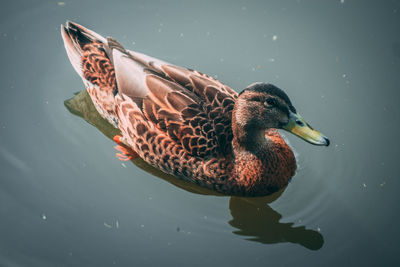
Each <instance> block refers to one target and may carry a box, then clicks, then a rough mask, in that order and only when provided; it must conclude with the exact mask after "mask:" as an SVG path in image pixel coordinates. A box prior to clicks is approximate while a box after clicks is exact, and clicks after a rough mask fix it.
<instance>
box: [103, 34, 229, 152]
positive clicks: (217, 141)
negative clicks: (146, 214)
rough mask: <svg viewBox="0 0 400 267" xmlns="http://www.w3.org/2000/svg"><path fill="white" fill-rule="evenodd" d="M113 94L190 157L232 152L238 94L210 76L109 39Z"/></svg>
mask: <svg viewBox="0 0 400 267" xmlns="http://www.w3.org/2000/svg"><path fill="white" fill-rule="evenodd" d="M108 47H109V48H110V50H111V51H109V53H110V52H111V53H110V54H111V56H110V57H111V58H112V62H113V65H114V68H115V76H116V81H117V87H118V94H120V95H121V97H123V98H130V100H132V101H133V102H134V103H135V104H136V105H137V107H138V108H139V109H140V110H141V112H142V113H143V115H144V118H145V119H146V120H147V121H148V122H150V123H152V124H154V126H155V127H156V128H157V129H158V130H159V131H162V132H164V133H165V134H167V135H168V136H169V137H170V138H171V139H173V140H174V141H175V142H177V143H178V144H179V145H181V146H182V147H183V148H184V149H185V150H186V151H187V152H188V153H189V154H191V155H193V156H198V157H207V156H211V155H216V154H220V153H222V154H226V153H229V152H230V151H231V141H232V138H233V135H232V129H231V117H232V110H233V107H234V102H235V99H236V97H237V93H236V92H235V91H234V90H232V89H231V88H229V87H228V86H226V85H224V84H222V83H220V82H219V81H217V80H215V79H213V78H212V77H210V76H207V75H205V74H202V73H200V72H198V71H195V70H190V69H186V68H182V67H178V66H174V65H172V64H169V63H166V62H164V61H161V60H158V59H155V58H152V57H149V56H146V55H144V54H141V53H137V52H134V51H128V50H125V49H124V48H123V47H122V46H121V45H120V44H119V43H117V42H116V41H115V40H113V39H110V38H109V39H108Z"/></svg>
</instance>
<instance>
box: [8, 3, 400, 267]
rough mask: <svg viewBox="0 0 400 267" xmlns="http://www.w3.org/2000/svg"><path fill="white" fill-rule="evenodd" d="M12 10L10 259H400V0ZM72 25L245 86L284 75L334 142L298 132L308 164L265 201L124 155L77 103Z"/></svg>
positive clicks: (284, 83)
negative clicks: (67, 37) (310, 139)
mask: <svg viewBox="0 0 400 267" xmlns="http://www.w3.org/2000/svg"><path fill="white" fill-rule="evenodd" d="M0 14H1V16H0V47H1V50H0V51H1V52H0V53H1V64H2V65H1V66H2V67H1V73H0V75H1V81H2V89H1V90H0V99H1V100H0V101H1V105H0V168H1V174H0V175H1V178H0V203H1V204H0V218H1V219H0V236H1V241H0V265H1V266H110V265H117V266H145V265H152V266H160V265H163V266H164V265H172V266H179V265H189V264H190V265H194V266H204V265H219V266H225V265H228V266H233V265H237V266H240V265H242V266H243V265H252V266H265V265H272V266H280V265H294V264H296V265H303V266H321V265H324V266H326V265H329V266H338V265H344V266H349V265H364V266H365V265H375V266H376V265H386V266H387V265H394V264H395V263H396V262H398V261H397V253H398V252H399V249H398V247H399V246H398V244H397V241H398V238H399V237H400V236H399V230H398V228H397V221H398V220H399V219H400V217H399V216H400V215H399V213H398V208H397V204H398V202H399V197H398V193H397V188H398V187H399V186H400V182H399V179H398V178H399V177H398V176H399V175H398V172H397V166H398V149H399V145H398V132H399V125H398V123H399V118H400V116H399V115H400V114H399V109H398V108H397V103H398V100H399V93H398V91H399V84H400V75H399V74H400V73H399V70H400V52H399V51H400V49H399V47H400V37H399V34H398V33H399V28H398V25H400V3H399V2H396V1H386V2H379V1H351V0H345V1H329V2H328V1H268V2H266V1H265V2H264V1H258V2H246V1H229V2H228V1H226V2H219V3H214V2H207V3H206V2H201V3H200V2H199V1H196V2H194V1H193V2H189V1H168V2H165V1H152V2H151V3H148V1H136V2H133V1H126V2H123V1H118V2H117V1H115V2H114V1H65V2H57V1H25V2H24V1H13V2H12V3H11V2H9V3H7V4H3V6H2V9H1V10H0ZM67 19H69V20H73V21H76V22H78V23H80V24H82V25H85V26H87V27H89V28H91V29H93V30H95V31H97V32H99V33H100V34H103V35H110V36H113V37H115V38H116V39H117V40H119V41H120V42H121V43H122V44H123V45H125V46H126V47H127V48H129V49H132V50H137V51H140V52H143V53H147V54H149V55H152V56H154V57H157V58H160V59H164V60H166V61H169V62H172V63H174V64H177V65H182V66H186V67H190V68H195V69H198V70H200V71H202V72H204V73H207V74H210V75H215V77H217V78H218V79H220V80H221V81H222V82H224V83H226V84H228V85H230V86H231V87H232V88H235V89H236V90H237V91H240V90H241V89H242V88H244V87H245V86H246V85H247V84H250V83H252V82H255V81H267V82H271V83H274V84H276V85H277V86H279V87H281V88H283V89H284V90H285V91H286V92H287V93H288V95H289V96H290V98H291V100H292V102H293V103H294V105H295V107H296V108H297V110H298V111H299V112H300V113H301V114H302V115H303V117H304V118H305V119H306V120H307V121H308V122H310V124H311V125H313V127H315V128H317V129H318V130H321V131H322V132H323V133H324V134H326V135H327V136H328V137H329V138H330V139H331V141H332V144H331V146H330V147H328V148H324V147H322V148H321V147H315V146H311V145H310V144H308V143H306V142H304V141H302V140H300V139H298V138H296V137H295V136H292V135H289V134H287V135H286V136H287V138H288V139H289V141H290V143H291V145H292V146H293V147H294V149H295V151H296V153H297V154H298V161H299V170H298V173H297V174H296V176H295V177H294V178H293V180H292V182H291V183H290V184H289V186H288V187H287V188H286V189H285V190H284V191H283V192H280V193H278V194H275V195H273V196H270V197H266V198H256V199H245V198H233V197H232V198H231V197H225V196H216V195H212V194H211V195H210V192H208V191H203V190H201V189H199V188H197V187H193V186H188V185H187V184H185V183H180V182H179V181H176V180H175V179H173V178H171V177H166V176H162V175H161V177H158V176H157V175H160V174H159V173H157V172H154V170H151V169H149V168H148V167H146V165H144V164H143V163H142V162H140V161H135V164H136V165H135V164H132V163H131V162H125V163H122V162H121V161H118V160H117V159H116V157H115V155H114V153H115V151H114V149H113V146H114V143H113V142H112V140H111V139H110V138H109V137H110V135H111V134H112V132H110V130H109V128H107V126H106V125H103V124H102V123H101V121H99V120H97V119H96V116H95V115H93V113H92V112H90V109H86V110H85V109H83V108H84V107H85V105H86V104H85V103H86V102H85V97H84V95H82V93H81V94H80V96H81V98H80V102H79V103H81V106H79V108H77V107H75V108H71V107H72V106H71V105H70V106H68V104H66V105H67V107H68V108H67V107H66V106H65V105H64V101H65V100H67V99H70V98H72V97H73V96H74V93H76V92H79V91H81V90H82V89H83V85H82V83H81V81H80V79H79V77H78V75H77V74H76V73H75V72H74V70H73V68H72V67H71V65H70V63H69V61H68V59H67V56H66V53H65V51H64V48H63V44H62V40H61V37H60V33H59V30H60V29H59V25H60V24H61V23H64V22H65V20H67ZM76 100H77V98H75V100H74V101H75V102H74V103H78V102H77V101H76ZM67 103H71V102H67ZM89 106H90V105H89ZM89 106H87V107H89ZM71 111H72V112H73V113H71ZM76 115H81V116H83V117H84V118H82V117H79V116H76ZM85 116H86V117H85ZM88 122H89V123H88ZM93 125H94V126H95V127H94V126H93Z"/></svg>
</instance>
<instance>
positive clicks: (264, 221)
mask: <svg viewBox="0 0 400 267" xmlns="http://www.w3.org/2000/svg"><path fill="white" fill-rule="evenodd" d="M64 104H65V106H66V107H67V109H68V110H69V111H70V112H71V113H73V114H74V115H77V116H79V117H82V118H83V119H85V120H86V121H87V122H89V123H90V124H92V125H94V126H95V127H96V128H98V129H99V130H100V131H101V132H102V133H103V134H104V135H106V136H107V137H108V138H110V139H112V137H113V136H114V135H116V134H119V131H118V130H117V129H115V128H114V127H112V126H111V124H109V123H108V122H107V121H106V120H104V119H103V118H101V116H100V115H99V114H98V113H97V111H96V109H95V107H94V106H93V104H92V101H91V99H90V97H89V95H88V94H87V92H86V90H84V91H81V92H80V93H77V94H76V95H75V97H73V98H71V99H69V100H66V101H65V102H64ZM132 162H133V163H134V164H135V165H136V166H138V167H139V168H141V169H143V170H145V171H147V172H149V173H151V174H153V175H155V176H157V177H160V178H161V179H164V180H166V181H168V182H169V183H171V184H173V185H175V186H177V187H180V188H182V189H184V190H186V191H189V192H192V193H196V194H204V195H219V194H218V193H216V192H214V191H211V190H209V189H205V188H202V187H199V186H197V185H194V184H191V183H188V182H185V181H181V180H179V179H177V178H175V177H173V176H170V175H167V174H165V173H163V172H161V171H159V170H157V169H155V168H153V167H152V166H150V165H148V164H147V163H146V162H144V161H143V160H141V159H140V158H136V159H134V160H132ZM284 190H285V189H282V190H281V191H279V192H277V193H275V194H273V195H270V196H267V197H262V198H240V197H231V198H230V201H229V209H230V211H231V215H232V220H230V221H229V224H230V225H231V226H232V227H234V228H237V230H235V231H233V233H234V234H237V235H241V236H245V237H247V238H246V239H247V240H251V241H256V242H260V243H263V244H273V243H280V242H291V243H296V244H300V245H302V246H304V247H306V248H308V249H311V250H318V249H320V248H321V247H322V245H323V243H324V239H323V237H322V235H321V234H320V233H319V232H317V231H313V230H307V229H305V227H304V226H300V227H293V223H280V222H279V220H280V219H281V218H282V216H281V215H280V214H279V213H278V212H276V211H275V210H273V209H272V208H271V207H270V206H269V205H268V204H269V203H271V202H272V201H274V200H276V199H277V198H279V196H280V195H281V194H282V192H283V191H284Z"/></svg>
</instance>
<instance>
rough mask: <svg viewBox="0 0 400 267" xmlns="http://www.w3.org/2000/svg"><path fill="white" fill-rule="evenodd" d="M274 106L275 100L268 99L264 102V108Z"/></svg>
mask: <svg viewBox="0 0 400 267" xmlns="http://www.w3.org/2000/svg"><path fill="white" fill-rule="evenodd" d="M274 104H275V100H274V99H273V98H271V97H268V98H267V100H265V102H264V105H265V106H272V105H274Z"/></svg>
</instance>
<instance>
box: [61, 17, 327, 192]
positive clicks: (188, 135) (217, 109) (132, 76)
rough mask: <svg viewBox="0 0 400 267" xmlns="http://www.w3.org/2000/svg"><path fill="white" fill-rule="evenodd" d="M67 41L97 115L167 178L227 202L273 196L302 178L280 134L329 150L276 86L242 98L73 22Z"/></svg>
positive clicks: (254, 89) (253, 89)
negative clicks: (229, 198)
mask: <svg viewBox="0 0 400 267" xmlns="http://www.w3.org/2000/svg"><path fill="white" fill-rule="evenodd" d="M61 33H62V36H63V39H64V44H65V47H66V50H67V53H68V56H69V59H70V61H71V63H72V65H73V67H74V68H75V70H76V71H77V72H78V74H79V75H80V76H81V77H82V79H83V81H84V83H85V86H86V88H87V91H88V93H89V95H90V97H91V99H92V101H93V103H94V105H95V107H96V109H97V111H98V112H99V113H100V115H101V116H102V117H103V118H105V119H107V120H108V121H109V122H110V123H111V124H112V125H113V126H114V127H116V128H119V129H120V130H121V133H122V138H121V139H118V141H119V142H121V143H122V144H123V145H124V146H126V147H129V148H131V149H132V150H133V151H134V152H135V153H137V154H138V155H139V156H140V157H141V158H142V159H143V160H145V161H146V162H147V163H149V164H150V165H152V166H154V167H156V168H159V169H160V170H162V171H163V172H165V173H168V174H172V175H174V176H177V177H179V178H181V179H184V180H187V181H190V182H193V183H196V184H198V185H201V186H203V187H206V188H209V189H212V190H215V191H217V192H220V193H223V194H228V195H240V196H261V195H268V194H270V193H273V192H275V191H277V190H279V189H281V188H283V187H284V186H286V185H287V183H288V181H289V179H290V178H291V177H292V176H293V175H294V174H295V170H296V160H295V157H294V154H293V152H292V150H291V149H290V147H289V146H288V145H287V144H286V142H285V141H284V140H283V138H282V137H281V136H280V134H279V133H278V132H277V130H276V129H280V128H282V129H285V130H288V131H290V132H292V133H294V134H296V135H298V136H300V137H302V138H303V139H305V140H306V141H308V142H310V143H313V144H316V145H329V140H328V139H327V138H326V137H324V136H323V135H321V134H320V133H319V132H317V131H315V130H313V129H312V128H311V127H310V126H309V125H308V124H307V123H306V122H305V121H304V120H303V119H302V118H301V116H300V115H298V114H297V112H296V109H295V108H294V107H293V105H292V103H291V102H290V100H289V98H288V97H287V95H286V94H285V93H284V92H283V91H282V90H281V89H279V88H277V87H275V86H273V85H271V84H266V83H255V84H252V85H250V86H249V87H247V88H246V89H244V90H243V91H242V92H241V93H240V94H237V93H236V92H235V91H234V90H232V89H231V88H229V87H228V86H226V85H224V84H222V83H220V82H219V81H217V80H215V79H213V78H211V77H209V76H207V75H205V74H202V73H200V72H198V71H195V70H190V69H185V68H182V67H178V66H174V65H171V64H169V63H166V62H163V61H161V60H158V59H155V58H152V57H149V56H146V55H143V54H140V53H137V52H133V51H129V50H125V49H124V48H123V47H122V46H121V45H120V44H119V43H118V42H116V41H115V40H114V39H111V38H104V37H102V36H100V35H98V34H97V33H95V32H93V31H90V30H88V29H86V28H84V27H82V26H80V25H78V24H75V23H71V22H68V23H67V25H66V27H64V26H62V29H61Z"/></svg>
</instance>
